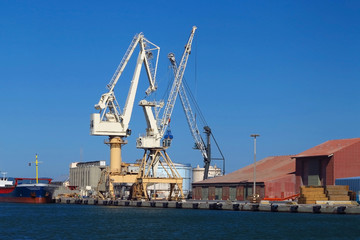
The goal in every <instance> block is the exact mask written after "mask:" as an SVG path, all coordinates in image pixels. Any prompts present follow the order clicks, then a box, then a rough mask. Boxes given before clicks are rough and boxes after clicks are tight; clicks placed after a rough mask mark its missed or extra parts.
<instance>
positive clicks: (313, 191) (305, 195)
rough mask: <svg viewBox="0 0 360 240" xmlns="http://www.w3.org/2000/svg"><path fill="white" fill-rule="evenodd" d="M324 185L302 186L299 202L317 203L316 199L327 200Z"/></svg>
mask: <svg viewBox="0 0 360 240" xmlns="http://www.w3.org/2000/svg"><path fill="white" fill-rule="evenodd" d="M327 200H329V199H328V197H326V195H325V191H324V187H321V186H301V187H300V197H299V200H298V203H299V204H315V203H316V201H327Z"/></svg>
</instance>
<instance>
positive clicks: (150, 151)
mask: <svg viewBox="0 0 360 240" xmlns="http://www.w3.org/2000/svg"><path fill="white" fill-rule="evenodd" d="M196 29H197V28H196V27H195V26H194V27H193V28H192V31H191V34H190V37H189V39H188V42H187V44H186V46H185V50H184V53H183V56H182V58H181V62H180V64H179V67H178V68H177V71H176V74H175V78H174V82H173V84H172V87H171V90H170V93H169V97H168V99H167V102H166V106H165V108H164V112H163V115H162V118H158V112H157V113H156V114H155V115H154V112H153V109H155V108H157V107H162V106H163V103H156V102H148V101H146V100H142V101H140V103H139V105H140V106H142V107H143V110H144V114H145V119H146V123H147V129H146V135H145V136H141V137H139V138H138V139H137V141H136V147H137V148H140V149H144V150H145V152H144V156H143V158H142V161H141V164H140V171H139V176H138V181H137V183H136V184H134V187H133V198H148V196H147V190H146V189H147V185H148V184H154V183H169V184H170V195H169V198H171V193H172V192H173V191H175V186H177V187H178V191H179V193H180V195H179V196H180V198H183V193H182V178H181V176H180V174H179V173H178V171H177V170H176V168H175V166H174V164H173V163H172V161H171V159H170V158H169V156H168V154H167V153H166V151H165V150H166V149H167V148H168V147H169V146H170V142H171V139H170V136H168V138H167V139H163V141H161V139H162V138H163V136H164V134H165V131H166V129H167V127H168V125H169V122H170V118H171V115H172V112H173V109H174V106H175V102H176V98H177V95H178V93H179V88H180V86H181V82H182V79H183V76H184V72H185V69H186V65H187V61H188V58H189V55H190V53H191V45H192V42H193V38H194V35H195V30H196ZM169 56H170V57H171V56H173V54H171V53H170V54H169ZM161 157H162V159H163V162H162V161H161ZM158 164H161V165H162V167H163V169H164V170H165V171H166V172H167V175H168V177H167V178H160V177H156V168H157V166H158ZM166 169H167V170H166Z"/></svg>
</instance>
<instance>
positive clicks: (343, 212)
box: [336, 206, 346, 214]
mask: <svg viewBox="0 0 360 240" xmlns="http://www.w3.org/2000/svg"><path fill="white" fill-rule="evenodd" d="M345 209H346V206H339V207H337V209H336V213H338V214H345Z"/></svg>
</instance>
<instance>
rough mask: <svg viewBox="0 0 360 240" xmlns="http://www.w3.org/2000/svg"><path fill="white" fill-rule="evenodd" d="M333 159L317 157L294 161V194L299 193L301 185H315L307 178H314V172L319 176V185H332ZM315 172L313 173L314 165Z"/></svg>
mask: <svg viewBox="0 0 360 240" xmlns="http://www.w3.org/2000/svg"><path fill="white" fill-rule="evenodd" d="M333 163H334V159H333V157H330V158H329V157H327V156H317V157H305V158H297V159H296V172H295V194H297V193H299V192H300V186H302V185H305V186H307V185H317V184H314V181H311V180H309V176H310V177H311V176H314V174H315V172H316V174H317V175H318V176H319V183H318V184H319V185H321V186H324V185H333V183H332V182H333V181H334V180H333V179H334V175H333V169H334V167H333V165H334V164H333ZM315 164H316V165H317V166H316V171H315V172H314V165H315Z"/></svg>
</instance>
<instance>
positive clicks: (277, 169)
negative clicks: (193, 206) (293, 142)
mask: <svg viewBox="0 0 360 240" xmlns="http://www.w3.org/2000/svg"><path fill="white" fill-rule="evenodd" d="M256 173H257V177H256V193H257V194H259V196H260V198H264V197H286V196H291V195H294V194H295V160H294V159H293V158H292V156H275V157H267V158H264V159H262V160H260V161H258V162H257V163H256ZM253 181H254V165H253V164H251V165H249V166H247V167H244V168H242V169H239V170H237V171H235V172H232V173H229V174H227V175H225V176H221V177H216V178H212V179H207V180H204V181H200V182H196V183H193V199H197V200H232V201H233V200H239V201H242V200H246V199H248V197H250V196H252V195H253Z"/></svg>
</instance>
